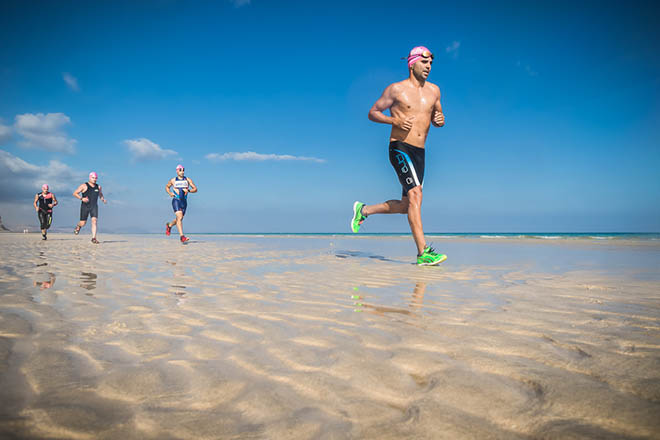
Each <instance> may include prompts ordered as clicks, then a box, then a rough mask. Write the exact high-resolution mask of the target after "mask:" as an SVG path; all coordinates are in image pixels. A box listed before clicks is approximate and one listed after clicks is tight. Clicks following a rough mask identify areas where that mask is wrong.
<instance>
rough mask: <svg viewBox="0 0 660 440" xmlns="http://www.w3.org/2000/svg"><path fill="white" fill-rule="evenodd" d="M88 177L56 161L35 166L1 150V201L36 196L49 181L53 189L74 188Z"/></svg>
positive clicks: (13, 200) (63, 190)
mask: <svg viewBox="0 0 660 440" xmlns="http://www.w3.org/2000/svg"><path fill="white" fill-rule="evenodd" d="M84 179H85V173H84V172H81V171H76V170H74V169H73V168H71V167H70V166H68V165H66V164H65V163H62V162H60V161H57V160H51V161H50V162H49V163H48V164H47V165H35V164H32V163H29V162H26V161H25V160H23V159H21V158H20V157H18V156H14V155H13V154H11V153H9V152H8V151H5V150H0V187H3V188H12V190H11V191H0V202H15V201H19V200H23V201H24V200H25V199H26V197H28V198H29V197H30V196H32V197H34V194H36V193H37V191H39V189H40V188H41V185H43V184H44V183H48V185H50V187H51V189H52V191H53V192H64V193H66V192H68V191H73V190H74V189H75V187H76V186H77V185H78V184H79V183H80V182H82V181H83V180H84Z"/></svg>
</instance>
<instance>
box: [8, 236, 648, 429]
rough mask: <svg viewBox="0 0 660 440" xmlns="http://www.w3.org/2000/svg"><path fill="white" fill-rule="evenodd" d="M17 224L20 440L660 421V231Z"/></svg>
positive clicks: (13, 253) (13, 243)
mask: <svg viewBox="0 0 660 440" xmlns="http://www.w3.org/2000/svg"><path fill="white" fill-rule="evenodd" d="M192 238H193V240H192V242H191V243H189V244H188V245H185V246H183V245H181V244H179V243H178V242H176V240H175V239H166V238H164V237H159V236H119V235H105V236H103V237H101V241H102V243H101V244H100V245H98V246H94V245H92V244H91V243H89V241H88V240H87V239H86V238H83V237H72V236H69V235H64V234H51V235H50V236H49V240H48V241H47V242H42V241H41V240H40V237H39V236H38V235H35V236H31V235H27V236H24V235H18V234H3V235H0V246H1V248H0V249H1V251H0V252H1V255H0V257H1V260H2V262H1V263H0V401H2V402H3V405H0V434H1V435H3V436H4V437H9V438H34V437H42V438H94V439H97V438H118V437H121V438H127V439H132V438H136V439H137V438H157V439H163V438H165V439H169V438H172V439H178V438H195V439H200V438H213V439H215V438H315V439H316V438H416V439H418V438H429V439H432V438H433V439H436V438H447V439H456V438H475V439H476V438H479V439H482V438H502V439H510V438H593V439H603V438H605V439H607V438H657V437H659V436H660V422H659V420H660V418H658V417H657V415H658V414H660V344H659V341H660V337H659V336H660V274H659V272H660V243H658V244H654V243H648V242H646V243H642V242H635V241H634V240H633V241H621V242H620V243H612V242H602V241H596V240H593V241H589V240H580V241H579V242H578V243H576V242H575V240H573V241H568V240H552V241H549V240H547V241H542V242H541V241H531V240H512V239H507V240H506V241H497V240H495V241H493V240H475V239H460V238H459V239H451V238H443V239H441V240H438V242H436V245H437V246H436V247H438V249H439V250H440V251H442V252H445V253H447V254H448V255H449V259H448V260H447V261H446V262H445V263H443V264H442V265H441V266H439V267H417V266H415V265H413V264H412V262H413V261H414V258H413V257H414V247H413V245H412V242H411V240H410V239H408V238H401V237H359V236H358V237H328V236H319V237H296V236H292V237H281V236H267V237H252V236H251V237H227V236H193V237H192Z"/></svg>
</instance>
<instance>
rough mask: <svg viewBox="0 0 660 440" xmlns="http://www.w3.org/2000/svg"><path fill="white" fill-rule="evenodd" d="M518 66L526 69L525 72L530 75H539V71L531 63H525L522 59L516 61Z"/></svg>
mask: <svg viewBox="0 0 660 440" xmlns="http://www.w3.org/2000/svg"><path fill="white" fill-rule="evenodd" d="M516 67H518V68H519V69H522V70H524V71H525V73H526V74H527V75H529V76H538V75H539V73H538V72H537V71H536V70H534V69H532V68H531V67H530V65H529V64H523V63H522V62H521V61H518V62H517V63H516Z"/></svg>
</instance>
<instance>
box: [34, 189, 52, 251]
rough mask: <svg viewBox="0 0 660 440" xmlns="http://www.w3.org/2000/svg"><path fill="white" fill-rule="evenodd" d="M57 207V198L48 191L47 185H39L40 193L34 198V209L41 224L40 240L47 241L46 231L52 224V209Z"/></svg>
mask: <svg viewBox="0 0 660 440" xmlns="http://www.w3.org/2000/svg"><path fill="white" fill-rule="evenodd" d="M56 205H57V198H55V194H53V193H52V192H50V191H48V185H47V184H45V183H44V184H43V185H41V192H40V193H37V194H36V195H35V196H34V209H35V210H36V211H37V215H38V216H39V223H40V224H41V239H42V240H48V237H47V236H46V231H48V228H50V225H51V223H52V222H53V207H55V206H56Z"/></svg>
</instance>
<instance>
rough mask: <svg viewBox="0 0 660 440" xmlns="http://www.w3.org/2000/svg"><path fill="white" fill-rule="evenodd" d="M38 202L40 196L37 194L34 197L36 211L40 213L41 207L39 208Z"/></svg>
mask: <svg viewBox="0 0 660 440" xmlns="http://www.w3.org/2000/svg"><path fill="white" fill-rule="evenodd" d="M37 200H39V194H35V196H34V209H35V210H36V211H39V207H38V206H37Z"/></svg>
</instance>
